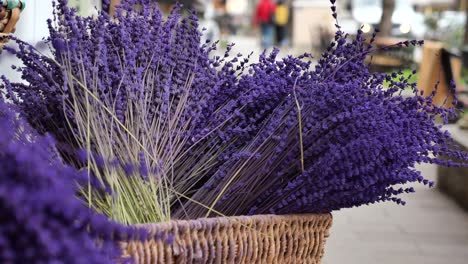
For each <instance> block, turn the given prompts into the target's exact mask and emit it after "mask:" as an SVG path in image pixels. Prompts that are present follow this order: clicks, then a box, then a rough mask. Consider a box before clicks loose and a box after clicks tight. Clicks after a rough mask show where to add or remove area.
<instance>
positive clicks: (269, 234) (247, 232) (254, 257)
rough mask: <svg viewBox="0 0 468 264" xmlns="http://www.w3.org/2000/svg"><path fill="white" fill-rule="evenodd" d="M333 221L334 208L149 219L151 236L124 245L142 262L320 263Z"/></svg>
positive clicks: (125, 253) (148, 226) (148, 227)
mask: <svg viewBox="0 0 468 264" xmlns="http://www.w3.org/2000/svg"><path fill="white" fill-rule="evenodd" d="M331 224H332V216H331V214H320V215H319V214H310V215H286V216H277V215H255V216H236V217H219V218H203V219H197V220H188V221H170V222H165V223H157V224H149V225H143V227H144V228H147V229H148V230H149V233H150V236H149V237H150V238H151V239H148V240H146V241H144V242H141V241H139V242H137V241H130V242H126V243H123V245H122V246H123V249H124V256H127V257H128V256H131V257H132V258H133V261H134V262H135V263H138V264H154V263H164V264H167V263H220V264H224V263H267V264H271V263H320V262H321V259H322V256H323V253H324V246H325V239H326V238H327V237H328V235H329V229H330V227H331Z"/></svg>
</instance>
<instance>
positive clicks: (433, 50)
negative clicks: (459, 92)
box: [418, 41, 462, 107]
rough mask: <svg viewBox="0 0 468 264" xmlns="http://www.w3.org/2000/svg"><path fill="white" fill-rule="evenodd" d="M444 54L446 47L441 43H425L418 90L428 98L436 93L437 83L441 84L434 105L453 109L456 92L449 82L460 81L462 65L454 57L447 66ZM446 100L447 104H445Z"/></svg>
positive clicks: (449, 59)
mask: <svg viewBox="0 0 468 264" xmlns="http://www.w3.org/2000/svg"><path fill="white" fill-rule="evenodd" d="M443 52H445V51H444V45H443V44H442V43H441V42H435V41H426V42H425V44H424V47H423V59H422V62H421V66H420V69H419V79H418V89H419V90H420V91H424V95H425V96H428V95H430V94H431V93H432V92H433V91H434V89H435V86H436V84H437V82H439V86H438V89H437V93H436V94H435V97H434V103H435V104H436V105H439V106H442V105H443V106H444V107H452V106H453V104H452V101H453V92H454V91H450V87H449V82H450V81H451V80H450V79H453V80H455V81H459V80H460V78H461V68H462V63H461V60H460V59H459V58H454V57H452V58H448V65H445V64H447V63H444V61H443V60H444V55H443ZM446 56H449V55H446ZM447 66H449V69H447ZM444 68H445V69H444ZM448 70H450V73H448V72H447V71H448ZM447 75H449V76H447ZM447 98H448V99H447ZM446 99H447V102H446V104H444V102H445V100H446Z"/></svg>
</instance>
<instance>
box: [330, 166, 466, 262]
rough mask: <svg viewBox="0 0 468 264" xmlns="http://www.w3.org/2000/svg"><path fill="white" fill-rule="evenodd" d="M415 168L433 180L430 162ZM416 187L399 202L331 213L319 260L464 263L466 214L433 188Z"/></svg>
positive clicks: (434, 171) (434, 172)
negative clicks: (322, 254)
mask: <svg viewBox="0 0 468 264" xmlns="http://www.w3.org/2000/svg"><path fill="white" fill-rule="evenodd" d="M420 168H421V169H422V171H423V175H424V176H425V177H426V178H428V179H433V180H435V178H436V175H435V174H436V169H435V167H434V166H432V165H423V166H421V167H420ZM467 177H468V175H467ZM415 189H416V193H415V194H409V195H407V196H405V198H406V201H407V205H406V206H404V207H402V206H397V205H394V204H391V203H386V204H379V205H373V206H366V207H361V208H353V209H347V210H343V211H340V212H335V213H334V214H333V217H334V223H333V227H332V230H331V236H330V238H329V240H328V241H327V245H326V250H325V258H324V264H341V263H347V264H353V263H359V264H368V263H369V264H370V263H379V264H386V263H389V264H390V263H392V264H394V263H400V264H406V263H411V264H445V263H450V264H466V263H468V213H467V212H465V211H463V210H462V209H461V208H460V207H458V205H456V204H455V202H453V201H452V200H450V199H449V198H447V197H446V196H445V195H444V194H442V193H440V192H439V191H438V190H437V189H428V188H426V187H424V186H418V185H415Z"/></svg>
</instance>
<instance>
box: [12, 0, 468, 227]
mask: <svg viewBox="0 0 468 264" xmlns="http://www.w3.org/2000/svg"><path fill="white" fill-rule="evenodd" d="M331 2H332V12H333V16H335V17H336V16H337V15H336V7H335V6H334V1H331ZM55 14H56V18H55V20H53V21H52V20H51V21H49V28H50V38H49V44H50V46H51V49H52V51H53V53H52V56H45V55H43V54H40V53H39V52H37V51H36V50H35V49H34V48H33V47H31V46H29V45H28V44H26V43H23V42H21V41H18V43H19V48H18V50H15V49H13V48H5V49H6V50H8V51H10V52H12V53H15V54H16V55H17V57H18V58H20V59H21V60H22V61H23V63H24V65H25V66H24V67H21V68H19V69H18V70H19V71H20V72H22V74H23V79H24V80H25V81H27V83H26V84H24V83H11V82H10V81H8V79H7V78H5V77H3V87H4V88H5V89H6V91H7V94H6V97H8V98H9V99H10V100H12V101H13V102H14V103H15V104H16V105H17V106H18V108H19V110H20V112H21V115H22V116H24V117H25V118H26V119H27V120H28V122H29V123H30V124H31V126H32V127H33V128H34V129H36V130H37V131H38V132H39V133H40V134H44V133H50V134H52V135H53V136H54V137H55V138H56V141H57V144H56V147H57V149H58V151H59V153H60V156H61V158H62V159H63V161H64V162H66V163H69V164H71V165H73V166H75V167H77V168H79V169H81V170H83V171H84V172H87V182H86V183H84V184H81V185H80V187H81V191H80V193H81V195H80V197H81V198H82V199H84V200H85V201H86V202H87V203H88V204H89V206H90V207H92V208H94V209H95V210H96V211H98V212H101V213H104V214H106V215H107V216H108V217H109V218H111V219H113V220H116V221H119V222H122V223H124V224H136V223H149V222H158V221H165V220H170V219H184V218H188V219H194V218H199V217H203V216H217V215H245V214H264V213H274V214H295V213H318V212H330V211H332V210H339V209H341V208H347V207H353V206H360V205H364V204H370V203H375V202H381V201H394V202H397V203H400V204H403V203H404V201H402V200H401V199H400V198H399V195H400V194H402V193H406V192H413V191H414V190H413V189H412V188H405V187H401V188H400V187H395V186H402V185H403V184H406V183H409V182H421V183H422V184H425V185H429V186H431V185H432V184H433V183H431V182H429V181H427V180H425V179H424V178H423V176H422V175H421V174H420V172H419V171H417V170H416V169H415V165H416V164H417V163H436V164H440V165H447V166H466V165H467V161H468V155H467V153H466V152H463V151H461V150H459V149H457V148H456V147H455V146H454V144H453V143H452V140H451V138H450V135H449V134H448V133H447V132H446V131H444V130H443V127H442V126H439V125H436V124H435V118H436V117H437V116H441V117H443V119H447V118H449V117H450V116H452V115H455V114H456V113H455V110H454V109H447V108H443V107H438V106H436V105H434V104H432V96H429V97H423V96H422V95H420V94H419V92H418V90H417V88H416V85H415V84H414V83H410V82H409V78H410V76H409V77H408V76H403V75H402V74H401V73H393V74H391V75H386V74H382V73H372V72H370V71H369V66H368V65H367V64H366V62H365V58H366V57H367V56H369V55H371V54H372V52H373V51H375V48H373V47H372V42H373V39H374V38H375V36H376V35H375V34H374V35H373V36H372V39H371V40H370V43H371V44H368V42H367V41H366V40H365V39H364V36H363V33H362V32H360V31H359V32H358V34H357V36H356V37H355V38H350V37H349V36H348V35H347V34H345V33H344V32H342V31H341V30H340V28H339V26H338V27H337V32H336V35H335V41H334V42H333V43H332V44H331V45H330V47H329V48H328V50H327V52H325V53H324V54H322V57H321V58H320V59H319V60H318V63H317V65H315V66H312V64H311V60H310V55H309V54H304V55H302V56H299V57H292V56H289V57H285V58H278V57H277V55H278V51H277V50H274V51H272V52H271V53H269V54H268V53H263V54H262V55H261V56H260V59H259V62H258V63H253V64H249V57H243V56H242V55H240V54H239V55H236V56H230V55H229V52H230V50H231V46H229V47H228V49H227V52H226V54H224V56H217V55H216V54H215V50H216V43H211V42H207V43H203V44H200V35H201V33H200V32H199V31H198V29H197V27H198V23H197V18H196V16H195V14H194V13H193V12H192V13H189V15H188V16H182V15H181V14H180V7H179V6H177V7H176V8H175V9H174V10H173V11H172V13H171V14H170V15H169V16H168V17H167V18H164V17H163V15H162V13H161V12H160V11H159V9H158V8H157V4H155V3H153V2H152V1H143V0H139V1H137V0H127V1H123V3H122V5H121V6H120V8H119V9H118V12H117V15H116V17H115V19H113V18H110V17H109V16H108V15H107V14H105V13H102V14H100V15H99V16H98V17H96V18H82V17H79V16H77V15H76V12H75V11H74V10H72V9H69V8H68V7H67V6H66V1H64V0H59V1H58V3H57V5H56V8H55ZM421 44H422V42H419V41H405V42H401V43H396V44H395V45H394V46H391V47H388V48H401V47H403V46H416V45H421ZM385 81H387V82H388V83H389V85H388V87H384V85H383V83H384V82H385ZM407 88H410V89H411V90H412V91H413V96H411V97H403V96H401V91H403V90H404V89H407ZM442 156H444V158H441V157H442Z"/></svg>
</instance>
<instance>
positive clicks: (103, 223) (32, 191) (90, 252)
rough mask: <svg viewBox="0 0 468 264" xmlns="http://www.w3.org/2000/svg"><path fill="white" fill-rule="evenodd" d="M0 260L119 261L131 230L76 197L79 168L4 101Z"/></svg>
mask: <svg viewBox="0 0 468 264" xmlns="http://www.w3.org/2000/svg"><path fill="white" fill-rule="evenodd" d="M0 130H1V131H2V136H1V137H0V171H1V173H0V248H1V249H2V250H0V262H1V263H55V262H57V263H58V262H60V263H64V262H65V263H114V260H116V259H117V258H120V248H119V245H118V241H119V240H123V239H126V238H130V235H131V232H130V230H129V229H127V228H123V227H121V226H120V225H118V224H116V223H112V222H109V221H108V220H107V219H106V217H104V216H102V215H97V214H95V213H94V212H92V210H91V209H89V208H86V206H85V205H84V204H82V203H81V202H80V201H79V200H77V199H76V198H75V195H76V188H75V185H74V180H75V179H76V178H77V177H78V176H77V173H76V171H75V170H74V169H72V168H70V167H65V166H63V165H61V164H60V163H59V162H58V161H57V155H56V154H54V151H53V148H54V141H53V140H52V139H51V138H50V137H41V136H37V135H36V134H35V132H34V131H33V130H31V129H30V128H29V126H28V125H27V124H26V123H25V122H23V121H22V120H21V119H18V117H17V115H16V113H15V112H13V111H12V110H11V109H10V106H8V105H7V104H5V103H4V102H3V101H0Z"/></svg>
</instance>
